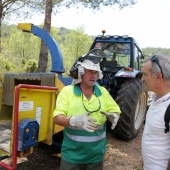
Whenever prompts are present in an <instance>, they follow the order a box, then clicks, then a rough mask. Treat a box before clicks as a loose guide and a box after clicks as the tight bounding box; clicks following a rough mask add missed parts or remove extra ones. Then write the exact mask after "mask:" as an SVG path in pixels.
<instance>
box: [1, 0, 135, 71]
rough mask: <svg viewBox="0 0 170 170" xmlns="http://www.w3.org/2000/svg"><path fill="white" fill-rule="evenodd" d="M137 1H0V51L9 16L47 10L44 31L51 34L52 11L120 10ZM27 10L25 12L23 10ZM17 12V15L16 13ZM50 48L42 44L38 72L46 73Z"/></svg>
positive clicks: (26, 14)
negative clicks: (74, 8) (63, 8)
mask: <svg viewBox="0 0 170 170" xmlns="http://www.w3.org/2000/svg"><path fill="white" fill-rule="evenodd" d="M135 2H136V1H135V0H119V1H117V0H103V1H102V0H90V1H89V0H46V2H45V1H43V0H0V51H1V24H2V19H3V18H5V16H7V15H11V14H15V15H16V16H19V17H21V16H23V17H28V16H29V15H31V14H35V12H36V13H37V14H38V13H40V12H42V13H43V11H44V9H45V20H44V27H43V28H44V29H45V30H46V31H47V32H49V31H50V27H51V14H52V9H54V10H53V12H54V13H57V12H59V9H60V7H61V6H65V7H67V8H69V7H71V6H76V7H77V8H83V7H85V8H91V9H95V10H99V9H100V7H101V6H114V5H118V7H119V8H120V9H122V8H124V7H126V6H129V5H134V4H135ZM23 8H25V10H24V9H23ZM14 12H15V13H14ZM47 57H48V48H47V47H46V45H45V44H44V43H43V42H42V43H41V50H40V55H39V64H38V71H39V72H45V71H46V67H47V62H48V58H47Z"/></svg>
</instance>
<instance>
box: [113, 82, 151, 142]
mask: <svg viewBox="0 0 170 170" xmlns="http://www.w3.org/2000/svg"><path fill="white" fill-rule="evenodd" d="M147 99H148V93H147V90H146V86H145V85H144V83H143V82H142V81H141V80H140V79H131V80H129V81H127V82H125V83H124V84H122V86H121V89H120V90H119V91H118V96H117V98H116V102H117V104H118V105H119V107H120V110H121V114H120V119H119V121H118V123H117V125H116V127H115V129H114V130H113V132H114V134H115V135H116V137H118V138H119V139H122V140H126V141H130V140H132V139H134V138H135V137H136V136H137V135H138V133H139V130H140V127H141V125H142V123H143V122H144V118H145V116H146V111H147Z"/></svg>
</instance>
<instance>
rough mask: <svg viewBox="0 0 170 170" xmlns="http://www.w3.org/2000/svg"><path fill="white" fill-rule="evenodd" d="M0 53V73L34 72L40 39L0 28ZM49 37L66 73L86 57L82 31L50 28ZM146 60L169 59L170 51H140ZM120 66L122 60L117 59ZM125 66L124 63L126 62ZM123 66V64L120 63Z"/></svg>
mask: <svg viewBox="0 0 170 170" xmlns="http://www.w3.org/2000/svg"><path fill="white" fill-rule="evenodd" d="M2 26H3V28H4V29H3V32H2V37H3V38H2V51H1V53H0V72H3V73H4V72H30V71H31V72H35V71H36V68H37V62H38V58H39V51H40V42H41V39H40V38H39V37H36V36H34V35H33V34H31V33H26V32H22V31H21V30H18V29H17V26H14V25H2ZM50 34H51V36H52V37H53V38H54V39H55V41H56V43H57V44H58V46H59V48H60V50H61V52H62V55H63V61H64V67H65V70H66V73H67V74H68V73H69V70H70V68H71V66H72V65H73V63H74V62H75V61H76V60H77V58H78V57H79V56H82V55H84V54H86V53H87V52H88V51H89V49H90V46H91V44H92V42H93V39H92V37H91V36H89V35H87V34H84V27H83V26H80V27H78V28H76V29H75V30H68V29H66V28H60V29H58V28H55V27H52V28H51V32H50ZM142 51H143V53H144V54H145V57H148V56H149V55H153V54H158V53H159V54H160V53H162V54H166V55H167V56H170V49H166V48H150V47H148V48H143V49H142ZM120 60H121V62H124V60H125V58H123V57H120ZM126 63H127V61H126ZM122 64H123V63H122ZM51 65H52V64H51V56H50V53H49V56H48V68H47V72H48V71H50V70H51Z"/></svg>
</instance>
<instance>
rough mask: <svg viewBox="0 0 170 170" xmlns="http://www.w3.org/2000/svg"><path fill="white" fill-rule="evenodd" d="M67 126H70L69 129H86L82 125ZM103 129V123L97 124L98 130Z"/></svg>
mask: <svg viewBox="0 0 170 170" xmlns="http://www.w3.org/2000/svg"><path fill="white" fill-rule="evenodd" d="M67 128H69V129H74V130H84V129H83V128H81V127H74V126H69V127H67ZM101 129H103V125H97V127H96V130H101Z"/></svg>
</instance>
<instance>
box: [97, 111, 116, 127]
mask: <svg viewBox="0 0 170 170" xmlns="http://www.w3.org/2000/svg"><path fill="white" fill-rule="evenodd" d="M100 113H101V114H103V115H105V116H106V117H107V119H108V120H109V121H110V122H111V123H112V126H111V129H112V130H113V129H114V128H115V126H116V125H117V122H118V120H119V115H117V114H116V113H108V112H104V111H101V112H100Z"/></svg>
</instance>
